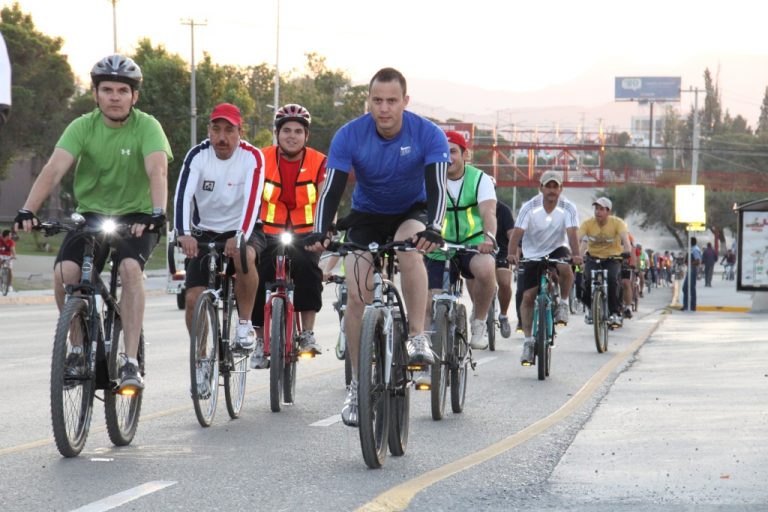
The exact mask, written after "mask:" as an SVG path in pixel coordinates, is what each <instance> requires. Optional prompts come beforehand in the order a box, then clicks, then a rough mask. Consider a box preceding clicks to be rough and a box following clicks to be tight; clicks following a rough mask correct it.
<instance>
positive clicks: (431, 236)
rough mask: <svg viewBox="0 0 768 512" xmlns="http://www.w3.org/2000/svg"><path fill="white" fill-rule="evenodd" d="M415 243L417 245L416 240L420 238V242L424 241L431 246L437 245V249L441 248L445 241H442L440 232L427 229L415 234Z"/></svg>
mask: <svg viewBox="0 0 768 512" xmlns="http://www.w3.org/2000/svg"><path fill="white" fill-rule="evenodd" d="M416 237H417V240H416V243H417V244H418V243H419V241H418V238H421V239H422V240H426V241H427V242H429V243H431V244H437V246H438V247H442V246H443V244H444V243H445V241H444V240H443V237H442V235H440V232H439V231H438V230H436V229H435V228H427V229H425V230H424V231H419V232H418V233H416Z"/></svg>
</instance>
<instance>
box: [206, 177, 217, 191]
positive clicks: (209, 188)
mask: <svg viewBox="0 0 768 512" xmlns="http://www.w3.org/2000/svg"><path fill="white" fill-rule="evenodd" d="M215 185H216V182H215V181H208V180H206V181H204V182H203V190H205V191H207V192H213V187H214V186H215Z"/></svg>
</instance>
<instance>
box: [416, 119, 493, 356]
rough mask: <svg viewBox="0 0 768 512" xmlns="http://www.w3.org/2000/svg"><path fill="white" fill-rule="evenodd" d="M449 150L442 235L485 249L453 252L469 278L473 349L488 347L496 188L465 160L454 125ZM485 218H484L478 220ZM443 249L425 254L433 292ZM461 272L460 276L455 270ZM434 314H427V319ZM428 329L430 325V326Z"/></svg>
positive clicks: (464, 144)
mask: <svg viewBox="0 0 768 512" xmlns="http://www.w3.org/2000/svg"><path fill="white" fill-rule="evenodd" d="M445 136H446V138H447V139H448V148H449V150H450V158H451V165H450V166H449V167H448V173H447V174H448V181H447V186H446V192H447V193H446V215H445V220H444V221H443V229H442V235H443V238H444V239H445V241H446V242H449V243H453V244H467V245H477V246H478V249H479V250H480V252H481V254H477V253H468V254H464V255H459V256H456V257H455V264H456V268H458V269H459V270H460V271H461V274H462V275H463V276H464V278H465V279H466V282H467V290H469V295H470V297H471V298H472V304H473V305H474V307H473V311H474V318H472V319H471V320H470V325H471V330H472V339H471V340H470V344H471V346H472V348H473V349H476V350H477V349H484V348H487V347H488V337H487V336H486V332H485V327H486V323H485V321H486V317H487V315H488V309H489V307H490V305H491V301H492V300H493V294H494V291H495V290H496V266H495V260H494V257H493V252H494V250H495V249H496V190H495V187H494V186H493V181H491V177H490V176H489V175H487V174H485V173H484V172H483V171H481V170H480V169H478V168H476V167H473V166H471V165H469V164H468V163H466V158H467V141H466V139H465V138H464V136H463V135H462V134H460V133H459V132H455V131H447V132H445ZM478 220H482V222H478ZM446 257H452V256H451V254H450V253H446V252H445V251H440V250H438V251H434V252H432V253H430V254H429V255H428V256H427V258H426V265H427V276H428V278H429V288H430V290H431V293H433V294H436V293H441V292H442V289H443V269H444V266H445V258H446ZM456 277H458V276H456ZM431 317H432V315H431V314H428V315H427V319H428V320H427V321H428V322H429V321H430V320H429V319H430V318H431ZM427 330H430V326H427Z"/></svg>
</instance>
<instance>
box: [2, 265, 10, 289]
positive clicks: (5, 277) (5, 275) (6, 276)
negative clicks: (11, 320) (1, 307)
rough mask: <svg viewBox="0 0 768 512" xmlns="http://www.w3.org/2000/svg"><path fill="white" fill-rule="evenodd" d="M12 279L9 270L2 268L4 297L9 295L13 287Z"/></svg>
mask: <svg viewBox="0 0 768 512" xmlns="http://www.w3.org/2000/svg"><path fill="white" fill-rule="evenodd" d="M10 277H11V276H10V273H9V272H8V269H7V268H5V267H3V268H0V292H2V294H3V295H8V290H9V288H10V287H11V278H10Z"/></svg>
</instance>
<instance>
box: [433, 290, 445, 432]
mask: <svg viewBox="0 0 768 512" xmlns="http://www.w3.org/2000/svg"><path fill="white" fill-rule="evenodd" d="M448 320H449V319H448V306H447V305H446V304H441V303H437V304H435V332H434V333H433V334H432V350H434V351H435V354H436V355H437V357H436V358H435V362H434V363H432V368H431V370H432V372H431V373H432V379H431V380H432V382H431V385H430V391H431V395H432V396H431V398H432V400H431V404H432V419H433V420H435V421H439V420H441V419H443V415H444V414H445V397H446V395H447V394H448V376H447V374H446V373H447V372H446V370H447V367H446V366H445V364H444V361H445V360H446V359H447V357H448V356H447V354H448V345H449V343H448V332H449V329H450V325H449V321H448Z"/></svg>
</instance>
